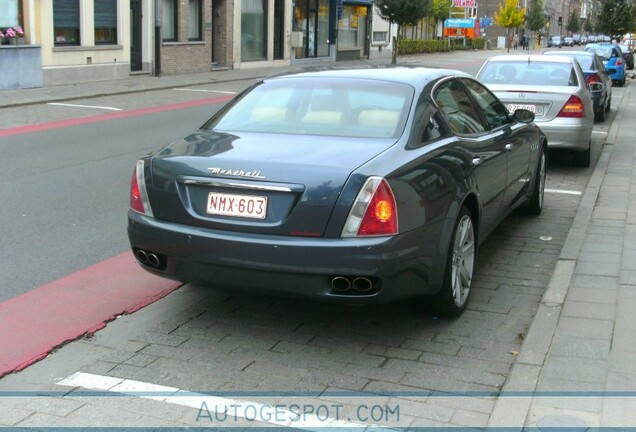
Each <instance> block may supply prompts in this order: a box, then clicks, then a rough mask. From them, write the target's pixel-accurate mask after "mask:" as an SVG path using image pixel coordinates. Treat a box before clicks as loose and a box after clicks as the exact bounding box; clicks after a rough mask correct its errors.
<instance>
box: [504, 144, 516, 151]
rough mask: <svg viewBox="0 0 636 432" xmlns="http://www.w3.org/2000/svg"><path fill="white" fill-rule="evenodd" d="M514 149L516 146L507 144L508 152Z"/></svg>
mask: <svg viewBox="0 0 636 432" xmlns="http://www.w3.org/2000/svg"><path fill="white" fill-rule="evenodd" d="M514 147H515V145H514V144H510V143H508V144H506V151H510V150H512V149H513V148H514Z"/></svg>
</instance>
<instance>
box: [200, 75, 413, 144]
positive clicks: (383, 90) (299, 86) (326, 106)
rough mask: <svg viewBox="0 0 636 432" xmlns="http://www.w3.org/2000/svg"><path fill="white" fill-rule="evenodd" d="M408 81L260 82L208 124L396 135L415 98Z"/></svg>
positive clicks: (247, 128)
mask: <svg viewBox="0 0 636 432" xmlns="http://www.w3.org/2000/svg"><path fill="white" fill-rule="evenodd" d="M413 94H414V89H413V88H412V87H411V86H409V85H406V84H402V83H394V82H386V81H377V80H364V79H342V78H311V79H307V78H286V79H275V80H271V81H267V82H264V83H262V84H261V85H259V86H257V87H255V88H254V89H253V90H252V91H251V92H249V93H247V94H246V95H244V96H243V97H242V98H241V99H240V100H238V101H237V102H236V103H234V104H233V105H232V106H231V107H230V108H229V109H228V110H224V111H223V112H222V113H221V114H220V116H219V117H215V118H214V119H213V120H212V121H211V122H210V123H208V124H207V125H206V127H207V128H210V129H214V130H218V131H223V132H257V133H258V132H260V133H281V134H306V135H319V136H320V135H322V136H337V137H359V138H384V139H386V138H397V137H399V136H400V135H401V134H402V131H403V130H404V124H405V123H406V118H407V116H408V112H409V109H410V106H411V103H412V101H413Z"/></svg>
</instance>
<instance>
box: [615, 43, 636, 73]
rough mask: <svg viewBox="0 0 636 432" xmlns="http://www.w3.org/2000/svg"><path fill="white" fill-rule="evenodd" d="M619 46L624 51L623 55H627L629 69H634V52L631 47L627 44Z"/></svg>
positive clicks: (626, 61)
mask: <svg viewBox="0 0 636 432" xmlns="http://www.w3.org/2000/svg"><path fill="white" fill-rule="evenodd" d="M618 47H619V48H620V49H621V51H622V52H623V57H625V63H626V64H627V69H629V70H632V69H634V53H633V51H632V50H631V49H630V48H629V45H627V44H618Z"/></svg>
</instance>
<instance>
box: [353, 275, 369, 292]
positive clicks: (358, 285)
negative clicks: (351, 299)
mask: <svg viewBox="0 0 636 432" xmlns="http://www.w3.org/2000/svg"><path fill="white" fill-rule="evenodd" d="M353 288H354V289H355V290H356V291H362V292H366V291H371V290H372V289H373V282H371V280H369V279H367V278H365V277H357V278H355V279H354V280H353Z"/></svg>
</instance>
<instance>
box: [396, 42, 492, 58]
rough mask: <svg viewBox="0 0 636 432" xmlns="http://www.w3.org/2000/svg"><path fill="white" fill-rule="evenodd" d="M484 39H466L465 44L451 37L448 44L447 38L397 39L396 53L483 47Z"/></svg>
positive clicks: (420, 52) (433, 51) (484, 44)
mask: <svg viewBox="0 0 636 432" xmlns="http://www.w3.org/2000/svg"><path fill="white" fill-rule="evenodd" d="M485 47H486V39H484V38H475V39H466V45H464V42H463V40H462V39H457V40H453V39H451V41H450V45H449V43H448V40H447V39H442V40H435V39H398V54H422V53H435V52H445V51H450V50H468V49H484V48H485Z"/></svg>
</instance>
